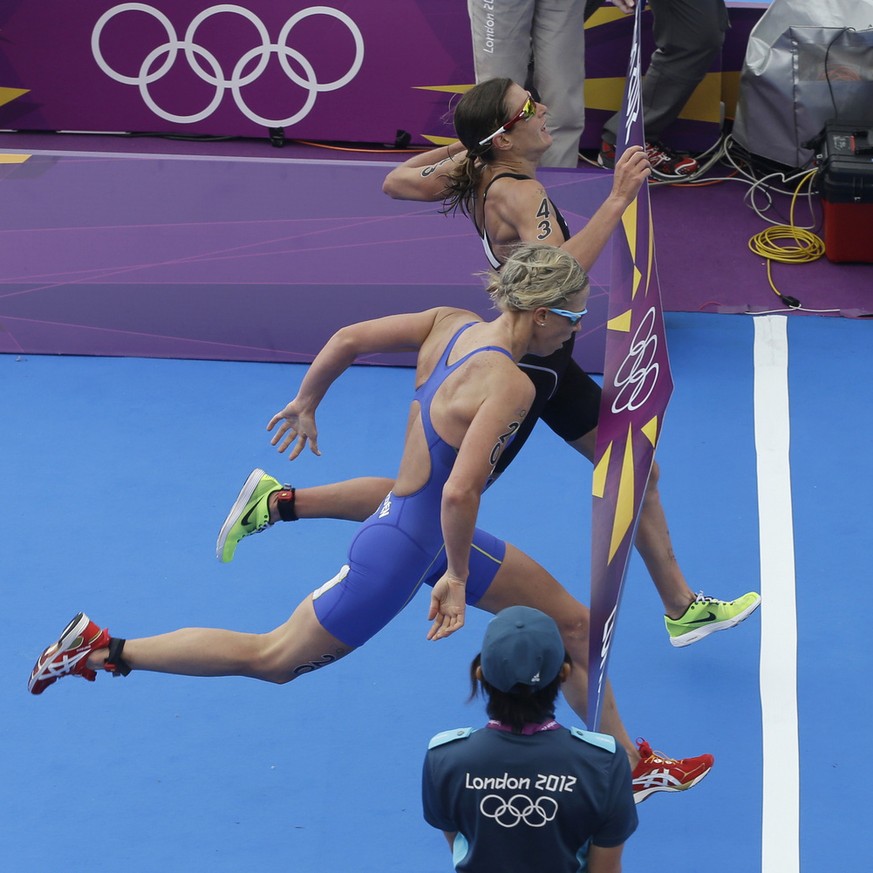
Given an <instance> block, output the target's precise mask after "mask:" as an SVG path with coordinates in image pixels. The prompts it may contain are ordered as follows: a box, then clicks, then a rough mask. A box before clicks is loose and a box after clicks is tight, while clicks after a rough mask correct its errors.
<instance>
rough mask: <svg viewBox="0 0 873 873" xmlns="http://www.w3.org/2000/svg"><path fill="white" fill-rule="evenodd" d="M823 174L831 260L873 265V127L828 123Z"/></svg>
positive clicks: (826, 239) (826, 235) (821, 184)
mask: <svg viewBox="0 0 873 873" xmlns="http://www.w3.org/2000/svg"><path fill="white" fill-rule="evenodd" d="M819 173H820V180H819V190H820V191H821V196H822V211H823V214H824V244H825V254H826V255H827V258H828V260H829V261H835V262H843V261H860V262H864V263H873V127H868V126H859V125H852V124H851V123H849V124H836V123H830V124H828V126H827V127H826V128H825V136H824V142H823V144H822V149H821V163H820V170H819Z"/></svg>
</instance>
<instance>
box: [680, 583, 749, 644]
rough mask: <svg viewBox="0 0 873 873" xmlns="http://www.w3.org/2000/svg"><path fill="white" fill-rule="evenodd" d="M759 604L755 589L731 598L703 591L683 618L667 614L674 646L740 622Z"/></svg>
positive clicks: (689, 642) (690, 642)
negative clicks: (715, 596)
mask: <svg viewBox="0 0 873 873" xmlns="http://www.w3.org/2000/svg"><path fill="white" fill-rule="evenodd" d="M760 605H761V595H760V594H756V593H755V592H754V591H750V592H749V593H748V594H744V595H743V596H742V597H738V598H737V599H736V600H731V601H725V600H716V599H715V598H714V597H706V596H705V595H704V594H703V592H701V593H699V594H698V595H697V599H696V600H695V601H694V602H693V603H692V604H691V606H689V607H688V609H686V610H685V613H684V614H683V615H682V617H681V618H670V616H668V615H665V616H664V623H665V624H666V625H667V632H668V633H669V634H670V642H671V643H672V644H673V645H674V646H690V645H691V644H692V643H696V642H697V641H698V640H702V639H703V638H704V637H708V636H709V635H710V634H711V633H715V632H716V631H720V630H727V629H728V628H729V627H733V626H734V625H737V624H739V623H740V622H741V621H743V620H745V619H746V618H748V617H749V616H750V615H751V614H752V613H753V612H754V611H755V610H756V609H757V608H758V607H759V606H760Z"/></svg>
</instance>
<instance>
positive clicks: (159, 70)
mask: <svg viewBox="0 0 873 873" xmlns="http://www.w3.org/2000/svg"><path fill="white" fill-rule="evenodd" d="M125 12H144V13H146V14H148V15H151V16H152V17H154V18H155V19H156V20H157V21H158V22H159V23H160V24H161V25H162V26H163V28H164V30H165V31H166V34H167V41H166V42H165V43H163V44H162V45H159V46H157V47H156V48H154V49H152V50H151V51H150V52H149V53H148V54H147V55H146V57H145V58H144V59H143V61H142V63H141V64H140V68H139V73H138V75H136V76H125V75H123V74H122V73H119V72H118V71H117V70H114V69H113V68H112V67H110V66H109V64H108V63H107V61H106V59H105V58H104V56H103V51H102V49H101V46H100V40H101V36H102V35H103V29H104V28H105V27H106V25H107V24H108V23H109V22H110V21H111V20H112V19H113V18H115V17H116V16H119V15H122V14H123V13H125ZM221 13H232V14H234V15H239V16H241V17H242V18H244V19H245V20H246V21H248V22H250V23H251V24H252V25H254V27H255V29H256V31H257V33H258V37H259V39H260V45H256V46H255V47H254V48H251V49H249V50H248V51H246V52H244V53H243V54H242V55H240V57H239V60H238V61H237V62H236V65H235V66H234V68H233V72H232V73H231V75H230V76H229V77H228V76H227V75H225V72H224V70H222V68H221V64H220V63H219V61H218V59H217V58H216V57H215V55H214V54H212V52H210V51H208V50H207V49H206V48H204V47H203V46H202V45H199V44H198V43H197V42H196V39H195V38H196V35H197V29H198V28H199V27H200V25H201V24H203V22H204V21H206V20H207V19H209V18H211V17H212V16H214V15H219V14H221ZM313 15H325V16H329V17H331V18H335V19H337V20H338V21H341V22H342V23H343V24H344V25H345V26H346V27H347V28H348V30H349V32H350V33H351V35H352V38H353V39H354V42H355V56H354V59H353V60H352V63H351V64H350V66H349V68H348V70H347V72H346V73H345V74H344V75H342V76H341V77H340V78H338V79H335V80H334V81H333V82H319V81H318V78H317V76H316V73H315V69H314V68H313V66H312V64H311V63H310V61H309V60H308V59H307V58H306V57H305V56H304V55H303V54H302V53H301V52H299V51H298V50H297V49H294V48H291V47H290V46H289V45H288V38H289V36H290V35H291V31H292V30H293V28H294V26H295V25H296V24H298V23H299V22H300V21H302V20H303V19H304V18H309V17H310V16H313ZM180 50H181V51H183V52H184V56H185V60H186V61H187V62H188V65H189V67H190V68H191V70H192V71H193V72H194V73H195V74H196V75H197V77H198V78H199V79H200V80H201V81H203V82H206V83H207V84H209V85H213V86H214V87H215V95H214V97H213V98H212V100H211V101H210V102H209V105H208V106H206V108H205V109H203V110H201V111H200V112H194V113H192V114H190V115H174V114H173V113H171V112H167V111H165V110H164V109H162V108H161V107H160V106H158V104H157V103H156V102H155V100H154V99H153V98H152V95H151V94H150V93H149V85H151V84H152V83H153V82H156V81H158V80H159V79H161V78H163V77H164V76H165V75H166V74H167V73H168V72H169V70H170V69H171V68H172V67H173V65H174V64H175V62H176V59H177V56H178V54H179V51H180ZM91 52H92V54H93V55H94V60H95V61H96V62H97V65H98V66H99V67H100V69H101V70H102V71H103V72H104V73H105V74H106V75H107V76H109V77H110V78H111V79H114V80H115V81H116V82H121V83H122V84H125V85H135V86H137V87H138V88H139V92H140V96H141V97H142V99H143V102H144V103H145V104H146V106H148V108H149V109H150V110H151V111H152V112H154V114H155V115H157V116H158V117H159V118H162V119H164V120H165V121H171V122H175V123H178V124H193V123H195V122H198V121H203V119H204V118H208V117H209V116H210V115H212V113H213V112H215V110H216V109H217V108H218V106H219V104H220V103H221V100H222V98H223V96H224V93H225V91H227V90H230V91H231V93H232V94H233V99H234V102H235V103H236V105H237V107H238V108H239V110H240V112H242V114H243V115H244V116H245V117H246V118H248V119H249V120H250V121H252V122H254V123H255V124H259V125H263V126H264V127H290V126H291V125H294V124H296V123H297V122H298V121H300V120H301V119H303V118H305V117H306V116H307V115H308V114H309V112H310V111H311V109H312V107H313V106H314V104H315V98H316V96H317V95H318V94H319V93H320V92H322V91H335V90H337V89H338V88H342V87H343V86H344V85H347V84H348V83H349V82H351V80H352V79H354V77H355V76H356V75H357V74H358V71H359V70H360V69H361V65H362V64H363V61H364V38H363V36H362V34H361V31H360V29H359V28H358V26H357V24H355V22H354V21H353V20H352V19H351V18H350V17H349V16H348V15H347V14H346V13H345V12H341V11H340V10H338V9H333V8H332V7H330V6H311V7H309V8H307V9H301V10H300V11H298V12H295V13H294V14H293V15H292V16H291V17H290V18H289V19H288V20H287V21H286V22H285V24H283V25H282V29H281V30H280V31H279V37H278V39H277V40H276V42H271V41H270V35H269V33H268V32H267V28H266V27H265V25H264V23H263V22H262V21H261V20H260V18H258V16H257V15H255V14H254V13H253V12H251V11H250V10H249V9H246V8H245V7H243V6H237V5H234V4H229V3H222V4H219V5H217V6H210V7H209V8H208V9H204V10H203V11H202V12H200V13H198V14H197V15H196V16H195V17H194V19H193V21H192V22H191V24H190V25H188V30H187V31H186V32H185V38H184V39H183V40H179V39H178V36H177V34H176V29H175V28H174V27H173V24H172V22H171V21H170V19H169V18H168V17H167V16H166V15H164V13H163V12H161V11H160V10H158V9H155V8H154V7H153V6H149V5H148V4H146V3H121V4H119V5H118V6H113V7H112V8H111V9H109V10H107V11H106V12H104V13H103V15H101V16H100V18H99V19H98V20H97V23H96V24H95V25H94V30H93V31H92V32H91ZM271 55H276V57H277V58H278V59H279V64H280V66H281V67H282V71H283V72H284V73H285V75H286V76H287V77H288V79H289V80H290V81H291V82H293V83H294V84H295V85H298V86H300V87H301V88H303V89H304V90H305V91H306V100H305V101H304V103H303V106H302V107H301V108H300V109H299V110H298V111H297V112H296V113H294V114H293V115H290V116H288V117H287V118H264V117H262V116H260V115H258V114H257V113H255V112H254V111H252V110H251V109H250V108H249V106H248V105H247V104H246V102H245V100H244V99H243V94H242V89H243V88H244V87H245V86H246V85H250V84H251V83H252V82H254V81H256V80H257V79H258V78H259V77H260V76H261V74H262V73H263V72H264V70H265V69H266V67H267V64H268V63H269V61H270V56H271ZM289 58H290V59H292V60H294V61H295V62H296V63H297V64H298V65H299V68H300V69H302V70H303V75H302V76H301V75H300V74H299V73H298V72H297V70H295V69H294V68H293V67H292V66H291V64H290V63H289ZM254 60H256V61H257V63H255V65H254V66H253V67H252V69H250V70H249V71H248V72H246V73H244V72H243V71H244V70H246V69H247V68H248V67H249V66H250V65H251V63H252V61H254ZM159 62H160V63H159Z"/></svg>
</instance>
